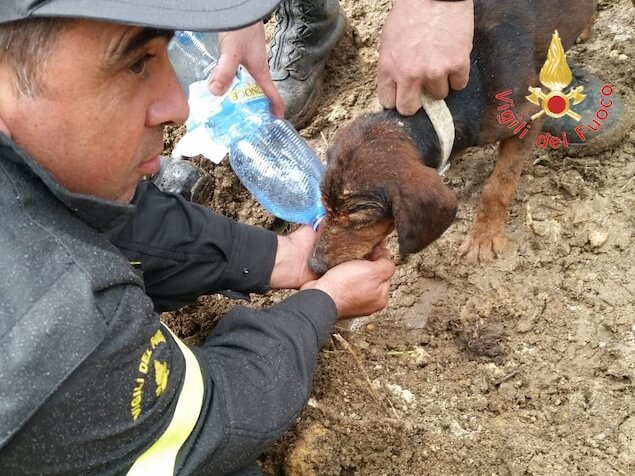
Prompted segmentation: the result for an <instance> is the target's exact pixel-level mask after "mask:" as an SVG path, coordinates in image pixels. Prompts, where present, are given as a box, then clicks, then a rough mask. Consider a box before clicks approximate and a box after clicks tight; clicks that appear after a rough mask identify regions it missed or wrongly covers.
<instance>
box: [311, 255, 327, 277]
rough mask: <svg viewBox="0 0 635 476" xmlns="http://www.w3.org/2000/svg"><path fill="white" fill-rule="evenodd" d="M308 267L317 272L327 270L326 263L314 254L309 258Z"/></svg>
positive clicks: (321, 272) (322, 272) (320, 272)
mask: <svg viewBox="0 0 635 476" xmlns="http://www.w3.org/2000/svg"><path fill="white" fill-rule="evenodd" d="M309 267H310V268H311V270H312V271H313V272H314V273H317V274H324V273H326V272H327V271H328V266H327V264H326V263H325V262H324V261H322V260H321V259H319V258H318V257H317V256H315V255H313V256H311V259H310V260H309Z"/></svg>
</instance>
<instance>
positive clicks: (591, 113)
mask: <svg viewBox="0 0 635 476" xmlns="http://www.w3.org/2000/svg"><path fill="white" fill-rule="evenodd" d="M570 68H571V72H572V73H573V81H572V82H571V84H570V85H569V86H568V87H567V91H569V90H570V89H572V88H574V87H579V86H583V87H584V90H583V91H582V94H584V95H585V96H586V97H585V98H584V100H583V101H582V102H580V103H579V104H572V105H571V106H570V109H571V111H572V112H573V113H575V114H578V115H579V120H577V117H576V118H574V117H571V116H570V115H564V116H563V117H557V118H553V117H548V118H547V119H546V120H545V122H544V124H543V127H542V130H543V131H545V132H549V133H550V134H551V135H553V136H554V137H561V136H562V135H563V133H566V137H567V141H568V143H569V150H568V152H572V153H579V154H595V153H597V152H600V151H602V150H605V149H608V148H610V147H612V146H614V145H616V144H617V143H618V142H620V141H621V140H622V139H623V138H624V136H626V134H628V132H629V130H630V129H631V127H632V126H633V122H634V121H633V116H634V112H635V111H633V110H630V109H631V107H632V106H630V105H628V104H626V103H625V102H624V100H623V98H622V96H621V95H620V93H619V91H617V90H616V89H615V88H614V87H613V86H612V85H611V84H610V83H609V82H604V81H601V80H600V79H599V78H598V77H597V76H595V75H593V74H591V73H590V72H589V71H587V70H585V69H582V68H580V67H578V66H570Z"/></svg>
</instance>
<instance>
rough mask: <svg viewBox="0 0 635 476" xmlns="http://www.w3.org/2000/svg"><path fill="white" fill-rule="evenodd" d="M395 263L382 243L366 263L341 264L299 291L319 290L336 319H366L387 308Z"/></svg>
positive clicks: (348, 262)
mask: <svg viewBox="0 0 635 476" xmlns="http://www.w3.org/2000/svg"><path fill="white" fill-rule="evenodd" d="M393 274H395V263H394V262H393V260H392V258H391V257H390V254H389V253H388V250H387V249H386V247H385V246H384V244H383V243H381V244H380V245H377V246H376V247H375V249H374V250H373V252H372V253H371V255H370V256H369V257H368V259H367V260H352V261H346V262H344V263H341V264H339V265H337V266H335V267H333V268H331V269H330V270H328V271H327V272H326V273H325V274H324V275H322V276H321V277H320V278H319V279H317V280H315V281H310V282H308V283H306V284H305V285H304V286H302V287H301V288H300V289H303V290H304V289H320V290H322V291H324V292H325V293H327V294H328V295H329V296H331V299H333V301H334V302H335V306H336V307H337V316H338V318H339V319H346V318H349V317H359V316H368V315H369V314H372V313H374V312H377V311H380V310H381V309H383V308H385V307H386V305H387V304H388V297H389V292H390V278H391V277H392V276H393Z"/></svg>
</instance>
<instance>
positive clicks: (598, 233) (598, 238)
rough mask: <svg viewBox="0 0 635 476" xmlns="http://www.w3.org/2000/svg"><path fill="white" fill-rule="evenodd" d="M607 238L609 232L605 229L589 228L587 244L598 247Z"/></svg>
mask: <svg viewBox="0 0 635 476" xmlns="http://www.w3.org/2000/svg"><path fill="white" fill-rule="evenodd" d="M608 238H609V233H608V232H607V231H605V230H598V229H595V230H591V232H590V233H589V244H590V245H591V248H600V247H601V246H602V245H603V244H604V243H606V240H608Z"/></svg>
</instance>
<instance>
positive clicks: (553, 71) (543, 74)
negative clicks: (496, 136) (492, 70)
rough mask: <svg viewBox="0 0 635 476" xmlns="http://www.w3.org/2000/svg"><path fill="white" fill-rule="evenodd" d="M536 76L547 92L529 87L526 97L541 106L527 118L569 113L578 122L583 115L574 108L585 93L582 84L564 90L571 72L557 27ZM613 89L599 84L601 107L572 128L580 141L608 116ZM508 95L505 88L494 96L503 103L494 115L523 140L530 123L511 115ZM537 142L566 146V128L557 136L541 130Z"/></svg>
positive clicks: (562, 115) (512, 104) (598, 126)
mask: <svg viewBox="0 0 635 476" xmlns="http://www.w3.org/2000/svg"><path fill="white" fill-rule="evenodd" d="M538 78H539V80H540V83H541V84H542V85H543V86H544V87H545V88H546V89H547V91H543V90H542V88H540V87H533V86H530V87H529V92H530V93H531V94H530V95H529V96H526V99H527V100H528V101H529V102H531V103H532V104H535V105H536V106H539V107H540V110H539V111H537V112H536V113H535V114H533V115H532V116H531V119H530V121H534V120H536V119H538V118H539V117H541V116H542V115H547V116H549V117H553V118H556V119H558V118H561V117H564V116H569V117H570V118H572V119H573V120H575V121H577V122H580V120H581V119H582V117H581V116H580V114H578V113H577V112H576V111H575V106H576V105H578V104H580V103H581V102H583V101H584V100H585V99H586V95H585V94H583V92H584V86H577V87H573V88H569V89H568V90H567V88H568V87H569V85H570V84H571V82H572V80H573V74H572V73H571V69H570V68H569V65H568V64H567V57H566V54H565V52H564V48H563V46H562V42H561V40H560V36H559V35H558V31H557V30H556V32H555V33H554V34H553V36H552V38H551V44H550V45H549V50H548V52H547V61H545V63H544V65H543V66H542V68H541V69H540V75H539V77H538ZM613 92H614V90H613V87H612V86H611V85H610V84H605V85H603V86H602V89H601V93H602V97H601V99H600V101H599V103H600V104H599V106H600V107H599V108H598V109H597V112H596V114H595V117H594V118H593V121H592V122H591V123H588V124H585V123H580V124H578V125H577V126H576V127H575V129H574V130H575V133H576V135H577V136H578V137H579V138H580V140H582V141H585V140H586V134H587V133H589V132H597V131H598V130H599V129H600V128H601V127H602V122H603V121H605V120H606V119H607V118H608V117H609V109H610V108H611V107H612V106H613V101H612V100H611V99H610V96H611V95H612V94H613ZM511 94H512V90H511V89H508V90H505V91H503V92H501V93H498V94H497V95H496V99H498V100H499V101H501V102H502V103H503V104H501V105H500V106H499V107H498V110H499V111H501V113H500V114H498V115H497V116H496V119H497V121H498V123H499V124H501V125H505V126H507V127H508V128H509V129H513V130H514V134H515V135H518V137H520V138H521V139H522V138H524V137H525V135H527V132H528V131H529V129H530V128H531V122H530V123H527V121H524V120H522V118H520V117H517V116H516V115H515V114H514V112H513V110H512V108H513V107H514V101H513V100H512V99H511V98H510V97H509V96H510V95H511ZM536 145H537V146H538V147H542V148H543V149H546V148H547V147H548V146H549V147H551V148H553V149H558V148H560V147H561V146H562V147H564V148H568V147H569V140H568V137H567V133H566V132H565V131H563V132H562V135H561V136H560V137H556V136H552V135H551V134H549V133H543V134H539V135H538V136H537V137H536Z"/></svg>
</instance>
